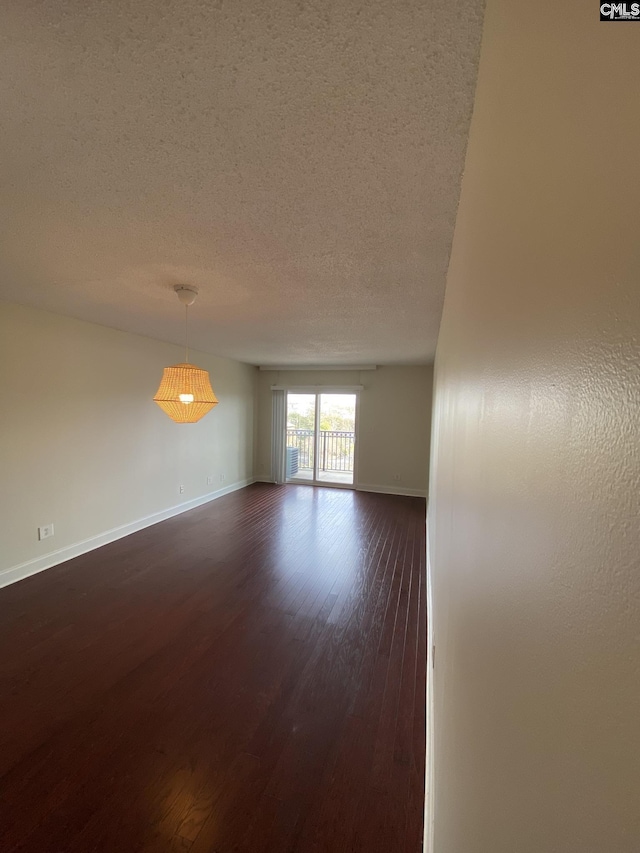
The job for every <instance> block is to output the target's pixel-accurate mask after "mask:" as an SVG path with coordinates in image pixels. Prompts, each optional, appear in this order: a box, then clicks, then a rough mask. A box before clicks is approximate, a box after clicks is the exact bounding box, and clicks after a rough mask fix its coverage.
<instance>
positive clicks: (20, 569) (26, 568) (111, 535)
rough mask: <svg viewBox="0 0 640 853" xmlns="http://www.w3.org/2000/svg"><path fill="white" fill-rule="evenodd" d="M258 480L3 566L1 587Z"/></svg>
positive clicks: (246, 482)
mask: <svg viewBox="0 0 640 853" xmlns="http://www.w3.org/2000/svg"><path fill="white" fill-rule="evenodd" d="M253 482H255V480H254V479H253V477H251V478H250V479H248V480H241V481H240V482H238V483H233V485H231V486H225V487H224V488H223V489H218V490H217V491H215V492H209V493H208V494H206V495H202V496H201V497H199V498H194V499H193V500H190V501H185V502H184V503H181V504H177V505H176V506H172V507H169V509H163V510H161V511H160V512H155V513H153V514H152V515H147V516H145V517H144V518H139V519H138V520H137V521H132V522H130V523H129V524H123V525H121V526H120V527H114V528H112V529H111V530H106V531H105V532H104V533H99V534H98V535H97V536H91V537H90V538H89V539H83V540H82V541H81V542H76V543H75V544H74V545H67V546H66V547H65V548H60V549H59V550H58V551H50V552H49V553H48V554H44V556H42V557H37V558H36V559H35V560H28V561H27V562H26V563H20V564H19V565H17V566H10V567H9V568H8V569H2V570H0V588H2V587H3V586H9V584H12V583H16V581H21V580H23V579H24V578H28V577H30V576H31V575H35V574H37V573H38V572H43V571H44V570H45V569H50V568H52V567H53V566H57V565H59V564H60V563H64V562H66V561H67V560H71V559H73V557H79V556H80V555H81V554H86V553H87V552H88V551H94V550H95V549H96V548H100V547H102V545H108V544H109V543H110V542H115V541H116V540H117V539H122V538H123V537H125V536H129V534H131V533H136V532H137V531H138V530H143V529H144V528H145V527H151V525H153V524H158V523H159V522H160V521H166V520H167V519H168V518H173V516H174V515H181V514H182V513H183V512H188V511H189V510H190V509H196V507H199V506H202V505H203V504H206V503H209V502H210V501H215V500H216V498H221V497H222V496H223V495H228V494H230V492H236V491H238V489H244V488H245V486H250V485H251V483H253Z"/></svg>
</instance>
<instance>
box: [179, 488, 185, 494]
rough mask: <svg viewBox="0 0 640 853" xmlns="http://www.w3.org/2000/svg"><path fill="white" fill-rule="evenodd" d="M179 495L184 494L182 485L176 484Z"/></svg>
mask: <svg viewBox="0 0 640 853" xmlns="http://www.w3.org/2000/svg"><path fill="white" fill-rule="evenodd" d="M178 489H179V491H180V494H181V495H184V486H178Z"/></svg>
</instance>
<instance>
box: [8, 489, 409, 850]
mask: <svg viewBox="0 0 640 853" xmlns="http://www.w3.org/2000/svg"><path fill="white" fill-rule="evenodd" d="M424 526H425V503H424V501H423V500H421V499H418V498H403V497H391V496H386V495H375V494H366V493H361V492H352V491H344V490H337V489H336V490H333V489H323V488H311V487H307V486H285V487H276V486H271V485H266V484H256V485H254V486H250V487H249V488H247V489H243V490H242V491H239V492H235V493H234V494H231V495H228V496H226V497H224V498H220V499H219V500H217V501H215V502H213V503H210V504H207V505H206V506H203V507H201V508H199V509H196V510H192V511H191V512H189V513H185V514H184V515H181V516H179V517H176V518H173V519H170V520H169V521H165V522H163V523H161V524H158V525H155V526H154V527H150V528H147V529H146V530H143V531H140V532H139V533H136V534H134V535H132V536H129V537H127V538H126V539H121V540H120V541H118V542H114V543H113V544H111V545H108V546H105V547H104V548H101V549H99V550H97V551H93V552H91V553H90V554H86V555H84V556H82V557H78V558H76V559H75V560H71V561H69V562H68V563H65V564H63V565H61V566H57V567H55V568H53V569H49V570H48V571H46V572H43V573H42V574H39V575H36V576H34V577H32V578H29V579H27V580H24V581H22V582H20V583H18V584H14V585H13V586H9V587H7V588H5V589H2V590H0V850H1V851H2V853H12V851H23V853H87V851H104V852H105V853H107V851H108V852H109V853H117V852H118V851H122V853H125V851H126V853H136V852H137V851H140V853H173V851H183V853H232V851H236V853H238V851H247V853H248V851H251V853H267V851H269V853H293V852H294V851H296V853H342V851H345V853H346V852H347V851H349V853H360V851H362V853H365V851H366V853H383V852H384V853H416V851H419V850H422V811H423V786H424V751H425V716H424V714H425V701H424V695H425V665H426V647H425V643H426V625H425V620H426V599H425V566H424V554H425V539H424Z"/></svg>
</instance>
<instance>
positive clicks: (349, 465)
mask: <svg viewBox="0 0 640 853" xmlns="http://www.w3.org/2000/svg"><path fill="white" fill-rule="evenodd" d="M314 434H315V433H314V431H313V430H312V429H288V430H287V447H297V448H298V467H299V468H313V462H314V460H313V444H314ZM355 439H356V434H355V432H345V431H341V430H340V431H339V430H327V429H321V430H320V432H319V435H318V470H319V471H340V472H345V473H353V454H354V448H355Z"/></svg>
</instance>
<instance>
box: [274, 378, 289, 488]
mask: <svg viewBox="0 0 640 853" xmlns="http://www.w3.org/2000/svg"><path fill="white" fill-rule="evenodd" d="M271 393H272V394H273V397H272V418H271V476H272V477H273V480H274V482H276V483H284V482H285V480H286V472H285V464H286V450H285V447H286V436H285V421H286V419H287V398H286V393H287V392H286V391H284V390H278V391H272V392H271Z"/></svg>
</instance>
